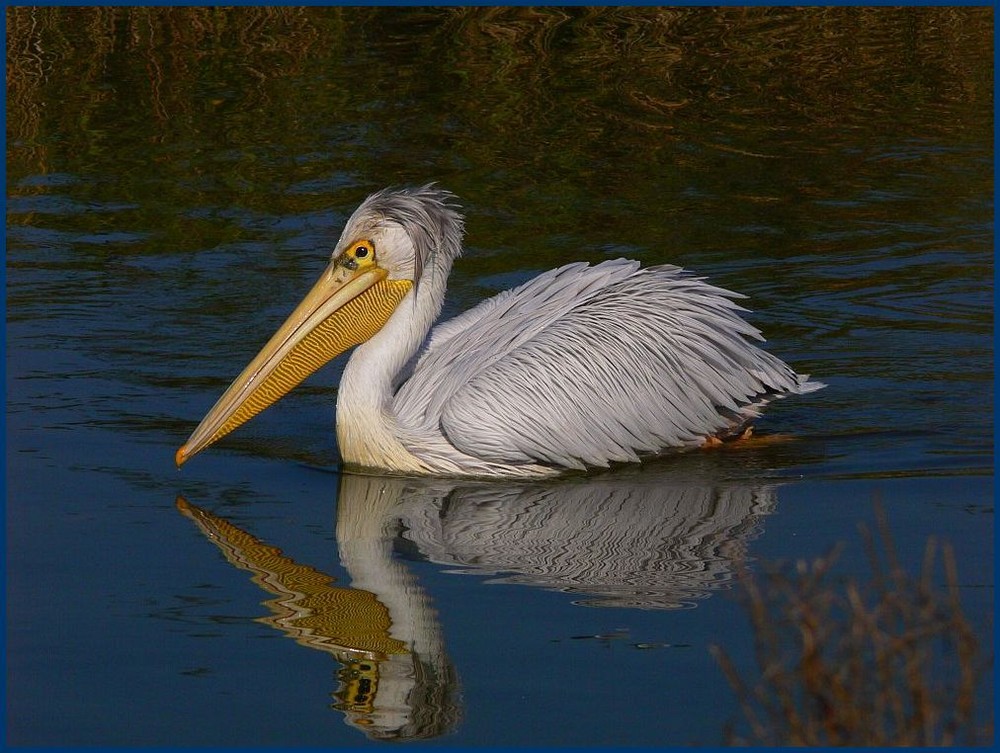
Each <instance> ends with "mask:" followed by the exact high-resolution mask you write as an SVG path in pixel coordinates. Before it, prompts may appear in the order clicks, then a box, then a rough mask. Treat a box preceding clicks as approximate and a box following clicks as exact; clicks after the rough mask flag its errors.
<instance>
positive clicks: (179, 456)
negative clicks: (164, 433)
mask: <svg viewBox="0 0 1000 753" xmlns="http://www.w3.org/2000/svg"><path fill="white" fill-rule="evenodd" d="M187 459H188V455H187V445H186V444H185V445H181V446H180V447H179V448H178V449H177V452H176V453H174V463H176V464H177V468H178V470H180V467H181V466H182V465H184V463H185V462H186V461H187Z"/></svg>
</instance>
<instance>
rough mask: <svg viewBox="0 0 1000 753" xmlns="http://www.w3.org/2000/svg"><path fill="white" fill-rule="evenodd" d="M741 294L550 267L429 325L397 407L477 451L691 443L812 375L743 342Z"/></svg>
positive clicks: (405, 416) (547, 451)
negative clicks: (426, 340)
mask: <svg viewBox="0 0 1000 753" xmlns="http://www.w3.org/2000/svg"><path fill="white" fill-rule="evenodd" d="M742 297H743V296H739V295H737V294H734V293H731V292H729V291H726V290H723V289H721V288H717V287H714V286H712V285H709V284H708V283H706V282H704V280H703V279H702V278H699V277H693V276H689V275H687V274H686V273H684V271H683V270H681V269H680V268H679V267H674V266H663V267H650V268H646V269H640V268H639V265H638V263H637V262H632V261H627V260H624V259H620V260H616V261H612V262H605V263H603V264H599V265H597V266H593V267H592V266H589V265H587V264H571V265H568V266H566V267H561V268H559V269H556V270H552V271H551V272H547V273H545V274H542V275H540V276H539V277H536V278H534V279H533V280H531V281H530V282H528V283H526V284H525V285H522V286H521V287H519V288H515V289H513V290H510V291H507V292H505V293H501V294H500V295H498V296H496V297H494V298H491V299H490V300H488V301H486V302H484V303H483V304H481V305H480V306H477V307H476V308H475V309H473V310H471V311H469V312H466V314H463V315H461V316H460V317H457V318H456V319H455V320H452V321H451V322H447V323H445V324H444V325H441V326H440V327H438V328H436V329H435V331H434V333H432V335H431V338H430V340H429V344H428V347H427V350H426V352H425V353H424V354H423V356H422V357H421V358H420V360H419V361H418V362H417V364H416V367H415V369H414V372H413V375H412V377H411V378H410V379H409V380H408V381H407V382H406V383H405V384H403V385H402V387H401V388H400V389H399V391H398V392H397V395H396V398H395V401H394V408H395V410H396V413H397V416H398V417H399V420H400V421H401V423H406V424H409V425H410V426H414V427H415V426H422V427H423V428H425V429H430V428H433V427H436V428H437V429H438V430H439V431H440V432H442V433H443V434H444V437H445V438H446V439H447V441H448V442H449V443H450V444H451V445H452V446H454V447H455V448H456V450H457V451H459V452H461V453H464V454H466V455H471V456H474V457H476V458H480V459H481V460H483V461H487V462H498V463H512V464H520V463H523V464H531V463H534V464H537V463H543V464H552V465H558V466H563V467H568V468H584V467H586V466H588V465H593V466H606V465H608V463H609V462H614V461H635V460H638V458H639V455H641V454H649V453H653V452H657V451H660V450H663V449H665V448H668V447H682V446H688V445H693V444H698V443H701V442H702V441H703V440H704V438H705V437H706V436H708V435H711V434H715V433H718V432H722V431H726V430H730V429H732V428H733V427H734V426H735V425H737V424H739V423H742V422H743V421H745V420H746V419H747V418H750V417H752V416H753V415H756V412H757V410H758V409H759V407H760V406H762V405H763V404H764V403H766V402H767V401H768V400H769V399H771V398H772V397H774V396H780V395H783V394H785V393H796V392H803V391H808V390H811V389H815V388H816V387H813V386H812V385H813V384H814V383H812V382H806V381H805V377H800V376H799V375H797V374H796V373H795V372H794V371H793V370H792V369H791V368H790V367H788V366H787V365H786V364H784V363H783V362H781V361H780V360H779V359H777V358H775V357H774V356H772V355H770V354H769V353H766V352H765V351H763V350H761V349H759V348H757V347H756V346H755V345H753V344H752V342H751V341H752V340H756V341H760V340H762V339H763V338H762V337H761V335H760V332H759V331H758V330H757V329H756V328H754V327H753V326H751V325H750V324H748V323H747V322H746V321H745V320H743V319H742V318H741V316H740V313H739V312H741V311H745V309H743V308H742V307H740V306H739V305H737V304H736V303H734V301H733V299H734V298H742Z"/></svg>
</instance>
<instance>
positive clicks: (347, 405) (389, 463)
mask: <svg viewBox="0 0 1000 753" xmlns="http://www.w3.org/2000/svg"><path fill="white" fill-rule="evenodd" d="M450 271H451V261H450V260H443V263H439V264H437V265H434V266H432V267H428V268H426V269H425V270H424V274H423V277H422V278H421V280H420V282H419V284H418V285H415V286H414V288H413V289H412V290H411V291H410V292H409V293H407V294H406V296H405V297H404V298H403V300H402V301H400V303H399V306H397V307H396V311H395V313H393V315H392V316H391V317H389V321H388V322H386V324H385V326H384V327H382V329H381V330H379V331H378V333H377V334H376V335H375V336H374V337H373V338H372V339H370V340H368V342H365V343H363V344H361V345H359V346H358V347H357V348H356V349H355V351H354V353H353V354H352V355H351V357H350V359H349V360H348V362H347V366H345V367H344V374H343V376H342V377H341V379H340V387H339V389H338V393H337V441H338V443H339V445H340V455H341V457H342V458H343V459H344V461H345V462H347V463H352V464H356V465H361V466H365V467H370V468H391V469H394V470H399V471H411V472H417V473H419V472H423V471H425V470H426V468H425V467H424V465H423V463H422V462H421V461H420V460H419V459H417V458H416V457H415V456H414V455H413V454H412V453H410V452H409V451H408V450H407V449H406V448H405V447H404V446H403V444H402V443H401V442H400V440H399V436H398V434H399V433H398V431H397V422H396V416H395V414H394V412H393V410H392V396H393V394H394V392H395V390H396V387H397V383H398V378H399V376H400V373H401V372H402V371H403V369H404V367H405V366H406V365H407V363H408V362H409V361H410V359H411V358H413V357H414V356H415V355H416V354H417V351H419V350H420V346H421V345H422V344H423V342H424V340H425V339H426V337H427V333H428V332H429V331H430V329H431V326H432V325H433V324H434V321H435V320H436V319H437V317H438V314H439V313H441V306H442V305H443V303H444V294H445V289H446V286H447V281H448V273H449V272H450Z"/></svg>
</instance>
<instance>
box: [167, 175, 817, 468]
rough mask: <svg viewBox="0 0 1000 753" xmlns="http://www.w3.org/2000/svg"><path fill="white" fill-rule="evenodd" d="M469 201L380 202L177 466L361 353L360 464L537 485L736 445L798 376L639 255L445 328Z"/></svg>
mask: <svg viewBox="0 0 1000 753" xmlns="http://www.w3.org/2000/svg"><path fill="white" fill-rule="evenodd" d="M454 199H455V196H454V195H453V194H452V193H450V192H448V191H445V190H442V189H440V188H437V187H435V186H433V185H427V186H423V187H420V188H407V189H401V190H389V189H386V190H382V191H379V192H378V193H375V194H372V195H371V196H369V197H368V198H367V199H365V201H364V202H363V203H362V204H361V206H359V207H358V209H357V210H356V211H355V212H354V214H353V215H351V218H350V219H349V220H348V222H347V225H346V227H345V228H344V231H343V234H342V235H341V237H340V240H339V241H338V242H337V245H336V247H335V248H334V250H333V254H332V258H331V261H330V264H329V266H328V267H327V268H326V270H325V271H324V272H323V274H322V275H321V276H320V279H319V281H317V282H316V284H315V285H314V286H313V288H312V290H310V291H309V293H308V294H307V295H306V297H305V299H304V300H303V301H302V302H301V303H300V304H299V305H298V307H297V308H296V309H295V310H294V311H293V312H292V313H291V315H290V316H289V317H288V319H287V320H286V321H285V323H284V324H283V325H282V326H281V328H280V329H279V330H278V331H277V332H276V333H275V334H274V336H273V337H272V338H271V339H270V340H269V341H268V343H267V344H266V345H265V346H264V347H263V349H262V350H261V351H260V353H258V354H257V356H256V357H255V358H254V359H253V360H252V361H251V362H250V364H249V365H248V366H247V367H246V369H244V371H243V373H242V374H240V375H239V376H238V377H237V378H236V379H235V381H234V382H233V383H232V384H231V385H230V386H229V388H228V389H227V390H226V392H225V393H224V394H223V395H222V397H221V398H219V401H218V402H217V403H216V404H215V406H214V407H213V408H212V409H211V410H210V411H209V412H208V415H206V416H205V418H204V419H203V420H202V422H201V423H200V424H199V425H198V427H197V428H196V429H195V430H194V432H193V433H192V434H191V436H190V438H189V439H188V441H187V443H186V444H184V445H183V446H182V447H181V448H180V449H179V450H178V451H177V454H176V457H175V459H176V462H177V465H178V467H179V466H180V465H181V464H183V463H184V462H185V461H187V460H188V459H189V458H191V457H192V456H193V455H195V454H196V453H198V452H200V451H201V450H203V449H205V448H206V447H208V446H209V445H210V444H212V443H213V442H215V441H217V440H218V439H219V438H220V437H222V436H224V435H226V434H228V433H229V432H230V431H232V430H233V429H235V428H236V427H237V426H239V425H240V424H242V423H244V422H245V421H247V420H249V419H250V418H252V417H253V416H255V415H256V414H257V413H259V412H260V411H262V410H263V409H264V408H266V407H267V406H269V405H271V404H272V403H274V402H275V401H277V400H278V399H279V398H281V397H282V396H283V395H285V394H286V393H287V392H288V391H289V390H291V389H292V388H293V387H294V386H295V385H297V384H299V383H300V382H301V381H302V380H303V379H305V378H306V377H307V376H308V375H309V374H311V373H313V372H314V371H315V370H316V369H318V368H319V367H320V366H322V365H323V364H325V363H326V362H328V361H329V360H330V359H332V358H334V357H335V356H337V355H339V354H340V353H343V352H344V351H345V350H347V349H348V348H351V347H354V346H357V348H356V350H355V351H354V353H353V354H352V355H351V357H350V360H349V361H348V362H347V365H346V367H345V368H344V373H343V377H342V378H341V380H340V388H339V391H338V396H337V439H338V443H339V446H340V453H341V456H342V458H343V460H344V462H345V463H346V464H348V465H352V466H358V467H365V468H372V469H379V470H382V471H391V472H396V473H404V474H420V475H441V476H506V477H512V476H514V477H538V476H548V475H553V474H556V473H559V472H561V471H564V470H566V469H584V468H586V467H588V466H607V465H609V464H610V463H612V462H628V461H632V462H635V461H638V460H640V459H641V458H642V457H643V456H649V455H654V454H657V453H659V452H663V451H665V450H668V449H671V448H685V447H697V446H701V445H705V444H714V443H717V442H718V441H719V440H720V439H724V438H728V437H734V436H739V435H741V434H743V433H745V432H746V431H747V430H748V427H749V424H750V422H751V421H752V419H753V418H754V417H756V416H758V415H759V411H760V409H761V408H762V407H763V406H764V405H765V404H766V403H768V402H769V401H770V400H772V399H773V398H776V397H784V396H786V395H790V394H800V393H804V392H810V391H812V390H815V389H819V388H820V387H822V386H823V385H822V384H821V383H818V382H812V381H809V379H808V375H805V374H796V373H795V371H793V370H792V369H791V368H790V367H789V366H788V365H787V364H785V363H783V362H782V361H780V360H779V359H777V358H775V357H774V356H772V355H771V354H769V353H767V352H765V351H763V350H761V349H760V348H758V347H757V346H756V345H754V344H753V343H752V342H751V340H763V338H762V337H761V335H760V332H759V331H758V330H757V329H756V328H754V327H752V326H751V325H749V324H748V323H747V322H746V321H744V320H743V319H742V318H741V317H740V315H739V312H740V311H745V310H746V309H743V308H742V307H740V306H738V305H736V304H735V303H734V302H733V300H732V299H734V298H742V297H743V296H741V295H739V294H737V293H732V292H729V291H727V290H723V289H721V288H717V287H714V286H712V285H709V284H707V283H706V282H704V279H703V278H700V277H694V276H692V275H690V274H688V273H686V272H685V271H684V270H682V269H681V268H680V267H676V266H673V265H663V266H657V267H647V268H644V269H643V268H640V267H639V263H638V262H635V261H629V260H626V259H616V260H614V261H606V262H603V263H601V264H597V265H595V266H591V265H589V264H585V263H575V264H568V265H566V266H564V267H559V268H558V269H553V270H550V271H548V272H545V273H543V274H541V275H539V276H538V277H535V278H534V279H532V280H530V281H528V282H526V283H525V284H523V285H520V286H519V287H516V288H514V289H512V290H508V291H505V292H503V293H500V294H499V295H497V296H494V297H493V298H490V299H488V300H486V301H483V302H482V303H480V304H479V305H478V306H476V307H475V308H473V309H471V310H469V311H466V312H465V313H464V314H461V315H459V316H457V317H455V318H454V319H451V320H449V321H447V322H445V323H443V324H439V325H437V326H436V327H434V328H433V329H431V326H432V325H433V323H434V321H435V319H436V318H437V316H438V314H439V313H440V311H441V306H442V303H443V302H444V295H445V288H446V286H447V280H448V274H449V272H450V271H451V267H452V263H453V262H454V261H455V259H456V258H457V257H458V256H459V254H460V253H461V250H462V245H461V244H462V234H463V218H462V215H461V214H460V213H459V211H458V208H457V206H456V205H455V204H454V203H453V200H454Z"/></svg>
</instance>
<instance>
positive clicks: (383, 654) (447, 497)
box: [177, 464, 776, 739]
mask: <svg viewBox="0 0 1000 753" xmlns="http://www.w3.org/2000/svg"><path fill="white" fill-rule="evenodd" d="M774 492H775V490H774V486H773V485H769V484H765V483H754V484H749V483H711V482H708V481H705V480H703V479H700V480H699V479H696V478H690V479H685V478H683V477H678V474H677V472H676V468H672V467H671V466H670V464H662V465H661V466H659V467H657V466H653V467H649V468H642V469H636V470H631V469H625V470H623V471H621V472H616V473H612V474H605V475H602V476H597V477H583V478H576V479H567V480H564V481H560V482H554V483H553V482H549V483H517V484H507V483H498V482H455V481H448V480H440V479H412V478H404V477H391V476H390V477H382V476H365V475H353V474H345V475H343V476H342V477H341V481H340V489H339V499H338V503H337V520H336V538H337V546H338V550H339V554H340V558H341V562H342V564H343V566H344V568H345V569H346V570H347V572H348V574H349V575H350V578H351V585H350V587H345V586H336V585H333V583H334V579H333V578H331V577H330V576H328V575H326V574H324V573H322V572H320V571H318V570H316V569H315V568H312V567H310V566H307V565H302V564H299V563H297V562H295V561H294V560H292V559H291V558H289V557H287V556H285V555H283V554H282V552H281V550H280V549H278V548H276V547H273V546H270V545H268V544H265V543H263V542H261V541H260V540H259V539H257V538H255V537H254V536H252V535H251V534H249V533H247V532H245V531H243V530H241V529H240V528H237V527H236V526H234V525H232V524H231V523H229V522H228V521H226V520H224V519H223V518H220V517H219V516H217V515H214V514H212V513H211V512H208V511H207V510H204V509H201V508H198V507H195V506H194V505H192V504H190V503H189V502H188V501H187V500H185V499H184V498H183V497H179V498H178V499H177V508H178V510H180V512H181V513H182V514H184V515H185V516H187V517H188V518H190V519H191V520H193V521H194V522H195V523H196V524H197V525H198V527H199V528H200V529H201V531H202V532H203V533H204V534H205V535H206V536H207V537H208V538H209V540H211V541H212V542H213V543H214V544H216V545H217V546H218V547H219V548H220V549H221V550H222V552H223V554H224V555H225V557H226V559H227V560H228V561H229V562H230V563H232V564H233V565H235V566H237V567H239V568H241V569H243V570H247V571H249V572H251V573H253V581H254V582H255V583H256V584H257V585H259V586H260V587H261V588H263V589H264V590H265V591H268V592H269V593H272V594H274V595H275V596H277V598H274V599H268V600H267V601H265V602H263V603H264V605H265V606H266V607H267V608H268V609H269V610H270V612H271V614H270V615H269V616H267V617H264V618H261V622H264V623H265V624H268V625H270V626H272V627H274V628H276V629H278V630H280V631H282V632H283V633H285V634H286V635H287V636H289V637H291V638H294V639H295V640H296V641H297V642H298V643H300V644H301V645H303V646H307V647H309V648H314V649H317V650H320V651H324V652H326V653H329V654H331V655H333V656H334V658H335V659H336V660H337V661H338V662H340V664H341V665H342V666H343V668H342V669H341V670H340V671H339V672H338V673H337V678H338V682H339V688H338V689H337V691H336V692H335V693H334V694H333V696H334V697H335V698H336V699H337V701H336V703H335V704H334V705H333V708H335V709H337V710H339V711H341V712H343V713H344V715H345V718H346V721H347V723H348V724H350V725H351V726H353V727H355V728H357V729H360V730H362V731H363V732H364V733H365V734H366V735H368V736H370V737H373V738H381V739H388V738H394V739H414V738H429V737H436V736H439V735H442V734H445V733H447V732H449V731H451V730H453V729H454V728H455V727H456V726H457V724H458V720H459V718H460V715H461V714H460V706H459V701H458V676H457V673H456V671H455V668H454V667H453V665H452V663H451V660H450V659H449V657H448V654H447V651H446V647H445V642H444V636H443V632H442V629H441V624H440V621H439V619H438V615H437V613H436V611H435V610H434V608H433V606H432V605H431V601H430V599H429V597H428V596H427V595H426V593H425V592H424V590H423V589H422V588H421V587H420V585H419V583H417V581H416V578H415V576H414V575H413V573H412V572H411V571H410V570H409V569H408V568H407V566H406V564H405V562H404V561H402V560H400V559H399V558H398V557H394V556H393V547H394V543H395V542H397V541H398V540H400V539H401V538H405V539H407V540H409V541H410V542H412V544H414V545H416V547H417V548H418V549H419V550H420V552H421V553H422V554H423V555H425V556H426V557H427V558H428V559H430V560H431V561H433V562H437V563H440V564H444V565H447V566H449V567H451V568H458V570H457V571H458V572H463V573H473V574H480V575H483V574H488V575H498V576H499V577H496V578H494V579H492V580H489V581H487V582H488V583H520V584H525V585H532V586H536V587H541V588H545V589H551V590H558V591H562V592H568V593H572V594H577V595H579V596H580V597H581V598H580V599H578V600H576V601H575V602H574V603H576V604H583V605H587V606H604V607H619V608H642V609H667V610H670V609H679V608H693V607H694V606H696V604H697V602H698V600H700V599H704V598H706V597H708V596H709V595H710V594H711V593H712V592H714V591H715V590H718V589H719V588H724V587H727V586H728V584H729V583H730V582H731V580H732V577H733V575H732V574H733V569H734V562H736V561H743V560H745V559H746V558H747V551H746V549H747V544H748V542H749V541H750V540H751V539H753V538H754V537H755V536H757V535H758V534H759V532H760V527H761V519H762V517H763V516H765V515H767V514H769V513H771V512H772V511H773V510H774V507H775V504H776V501H775V493H774ZM451 571H452V572H455V571H456V570H454V569H453V570H451ZM501 574H502V575H501Z"/></svg>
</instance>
